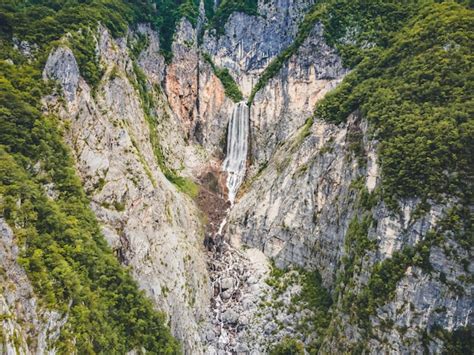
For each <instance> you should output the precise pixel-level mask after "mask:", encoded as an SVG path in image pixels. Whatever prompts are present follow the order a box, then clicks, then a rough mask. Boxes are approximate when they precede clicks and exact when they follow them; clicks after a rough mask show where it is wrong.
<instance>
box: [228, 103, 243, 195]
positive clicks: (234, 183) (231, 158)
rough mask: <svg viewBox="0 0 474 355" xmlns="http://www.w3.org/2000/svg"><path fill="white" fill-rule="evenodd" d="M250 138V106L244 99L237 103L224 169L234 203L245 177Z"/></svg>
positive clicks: (230, 128)
mask: <svg viewBox="0 0 474 355" xmlns="http://www.w3.org/2000/svg"><path fill="white" fill-rule="evenodd" d="M248 139H249V107H248V106H247V104H246V102H244V101H242V102H239V103H238V104H236V105H235V107H234V111H233V112H232V117H231V119H230V122H229V128H228V132H227V152H226V158H225V160H224V163H223V170H224V171H226V172H227V188H228V189H229V201H230V203H231V204H234V199H235V195H236V194H237V191H238V190H239V187H240V185H241V184H242V181H243V180H244V177H245V169H246V163H247V150H248Z"/></svg>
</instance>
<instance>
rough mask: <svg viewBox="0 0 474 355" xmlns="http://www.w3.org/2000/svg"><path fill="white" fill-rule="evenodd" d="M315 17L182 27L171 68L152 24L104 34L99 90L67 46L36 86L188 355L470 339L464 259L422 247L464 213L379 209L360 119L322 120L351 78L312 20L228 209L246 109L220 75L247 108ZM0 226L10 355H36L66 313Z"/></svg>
mask: <svg viewBox="0 0 474 355" xmlns="http://www.w3.org/2000/svg"><path fill="white" fill-rule="evenodd" d="M217 3H218V2H216V4H217ZM313 4H314V1H312V0H261V1H259V2H258V16H252V15H249V14H245V13H240V12H234V13H232V14H231V15H230V17H229V18H228V20H227V22H226V24H225V26H224V29H223V33H219V32H217V31H216V30H215V29H212V28H208V27H206V24H205V19H204V18H203V16H200V18H199V21H197V23H196V24H195V25H194V26H193V24H192V23H191V22H190V21H188V20H187V19H185V18H183V19H181V20H180V21H179V22H178V24H177V28H176V32H175V35H174V40H173V44H172V54H173V56H172V59H171V61H169V62H167V61H166V60H165V58H164V57H163V55H162V52H160V41H159V38H160V34H159V33H157V32H156V31H154V30H153V29H152V28H151V27H150V26H149V25H146V24H140V25H138V26H136V28H130V29H129V30H128V32H127V34H126V36H125V37H121V38H113V37H112V35H111V34H110V32H109V30H108V29H107V28H105V27H102V26H99V27H98V30H97V31H96V32H95V37H94V38H95V45H96V53H97V56H98V60H99V62H100V66H101V68H102V69H103V73H104V74H103V76H102V78H101V80H100V82H99V84H98V85H97V86H96V87H91V86H90V85H89V84H88V83H87V82H86V80H85V79H84V78H83V76H81V73H80V69H79V65H78V63H77V59H76V58H75V56H74V54H73V51H72V50H71V48H70V43H69V42H68V36H65V37H64V38H63V39H62V41H61V43H59V44H58V45H57V46H55V47H54V48H53V50H52V51H51V53H50V54H49V57H48V59H47V62H46V65H45V68H44V72H43V76H44V79H45V80H54V81H56V82H58V83H59V84H60V88H57V90H56V91H55V92H54V93H53V94H51V95H49V96H47V97H45V98H44V100H43V101H44V110H45V111H46V112H48V113H52V114H57V115H59V117H60V118H61V121H62V123H63V125H64V131H65V140H66V142H67V144H68V145H69V147H70V148H71V151H72V154H73V156H74V158H75V164H76V166H75V167H76V169H77V172H78V174H79V176H80V178H81V180H82V183H83V186H84V189H85V190H86V192H87V194H88V196H89V198H90V200H91V207H92V209H93V211H94V213H95V214H96V216H97V218H98V220H99V221H100V224H101V228H102V232H103V234H104V236H105V237H106V239H107V242H108V243H109V245H110V246H111V247H112V248H113V250H114V252H115V253H116V256H117V258H118V259H119V260H120V262H121V263H122V264H124V265H126V266H129V267H130V270H131V273H132V275H133V276H134V278H135V279H136V280H137V281H138V283H139V285H140V287H141V288H142V289H143V290H144V291H145V292H146V294H147V295H148V296H149V297H150V298H151V299H152V300H153V302H154V304H155V306H156V308H157V309H160V310H163V311H164V312H165V313H166V314H167V316H168V320H169V323H170V327H171V329H172V331H173V334H174V335H175V336H176V337H177V338H178V339H179V340H180V341H181V342H182V344H183V350H184V352H185V353H187V354H201V353H207V354H226V353H231V354H234V353H239V354H241V353H242V354H248V353H251V351H252V350H254V353H267V352H268V351H269V350H270V349H271V348H272V347H273V346H275V344H277V343H278V342H280V341H282V340H285V339H286V338H288V337H290V338H295V339H297V340H298V341H301V343H302V344H304V345H305V346H307V347H308V348H309V347H313V346H315V347H313V349H316V348H317V349H318V351H319V352H320V353H339V352H345V351H366V352H368V353H374V354H375V353H381V352H383V353H392V352H393V353H406V354H408V353H421V352H422V351H423V349H425V350H426V351H428V352H430V353H441V352H443V349H444V346H445V342H446V338H445V337H444V338H443V334H453V332H456V331H458V330H463V329H467V328H468V327H469V326H472V323H473V318H472V287H471V286H472V281H471V280H472V271H473V264H472V258H471V250H470V249H468V248H465V247H463V246H461V244H460V243H459V242H458V241H457V240H456V239H455V238H454V237H452V236H451V237H450V236H449V235H448V236H446V237H445V236H444V235H443V238H442V239H441V241H439V240H438V241H437V242H436V243H435V242H432V239H431V238H432V235H433V234H436V233H438V232H439V229H440V226H441V225H442V224H443V221H444V220H445V219H446V218H447V216H448V215H449V211H450V208H451V207H452V206H454V205H456V204H457V203H458V201H456V200H455V199H452V200H449V201H448V202H445V203H438V202H435V201H428V202H429V203H428V207H427V208H425V209H423V210H422V209H421V208H420V200H419V199H417V198H415V197H414V198H411V199H405V200H401V201H398V202H399V205H400V206H401V208H400V209H399V210H394V209H393V208H391V207H390V206H388V205H387V204H386V202H385V201H383V200H382V199H377V198H376V196H377V192H378V191H379V189H380V188H381V179H382V172H381V167H380V160H379V155H378V152H379V146H380V142H379V141H377V140H376V139H375V138H374V134H373V130H372V127H371V126H370V124H369V123H368V121H367V119H366V117H364V116H363V114H362V113H361V112H360V111H359V110H354V112H352V113H351V114H350V115H349V117H348V118H347V121H346V122H344V123H341V124H338V125H336V124H333V123H329V122H327V121H324V120H322V119H321V118H320V117H318V116H315V115H314V107H315V105H316V104H317V103H318V102H319V101H320V100H321V99H322V98H323V97H324V96H325V95H326V94H327V93H328V92H329V91H331V90H332V89H334V88H335V87H337V86H338V85H339V84H340V83H341V82H342V81H343V80H344V77H345V76H346V75H347V74H348V73H349V69H348V68H346V67H344V65H343V62H342V60H341V58H340V57H339V55H338V52H337V50H336V49H335V48H333V47H331V46H329V45H328V44H327V41H326V38H325V36H324V31H325V29H324V26H323V25H322V24H321V23H320V22H315V23H314V24H312V27H311V29H310V31H309V35H308V36H307V37H306V38H305V40H304V41H303V42H302V44H301V45H300V46H299V47H298V48H297V50H296V51H295V52H294V53H293V54H292V55H291V56H290V57H289V58H287V60H286V61H285V62H284V63H283V65H282V67H281V68H280V69H279V70H278V71H277V73H276V74H275V75H274V76H273V77H272V78H270V80H268V82H266V83H265V85H264V86H263V88H262V89H261V90H259V91H258V92H256V95H255V97H254V98H253V101H252V102H251V105H250V108H249V116H250V118H249V137H250V138H249V141H248V145H249V153H248V157H247V163H246V166H245V169H246V175H245V179H244V182H243V183H242V185H241V187H240V190H239V192H238V194H237V197H236V200H235V203H234V204H232V205H231V204H230V203H228V201H227V197H228V196H227V194H228V190H227V187H228V186H225V185H226V184H225V180H226V178H227V176H226V173H225V172H224V171H223V169H222V167H221V165H222V162H223V160H224V158H225V154H226V145H227V144H228V143H229V142H228V139H229V138H228V124H229V120H230V118H231V116H232V112H233V111H234V109H235V107H237V105H243V103H242V102H241V103H236V102H234V101H233V100H232V99H231V98H229V97H227V96H226V88H225V83H223V82H222V81H221V80H220V79H219V77H218V75H216V72H215V68H226V69H228V71H229V73H230V75H231V76H232V77H233V79H234V80H235V82H236V84H237V86H238V88H239V90H240V91H241V93H242V94H243V97H244V99H245V100H247V99H249V96H250V95H251V92H252V89H253V88H254V86H255V85H256V83H257V81H258V80H259V78H260V77H261V75H262V73H264V70H265V69H266V68H267V67H268V65H269V64H270V63H271V62H272V60H275V58H277V56H278V55H279V54H280V53H281V52H282V51H283V50H285V49H286V48H287V47H288V46H289V45H290V44H291V43H292V42H293V41H294V40H295V38H296V37H297V35H298V29H299V25H300V24H301V23H302V21H303V19H304V16H305V14H306V13H307V12H308V11H309V9H310V8H311V6H312V5H313ZM203 6H204V5H203V3H202V4H201V15H202V11H203ZM143 38H145V39H146V40H145V42H144V43H145V45H144V46H143V47H141V48H140V51H139V53H134V51H133V50H132V48H133V46H134V45H136V44H137V42H139V41H141V40H143ZM207 56H208V57H209V58H210V59H211V61H212V62H213V64H211V63H210V61H209V60H206V57H207ZM196 186H198V188H199V191H198V192H196V191H194V190H193V189H194V187H196ZM193 191H194V192H193ZM0 222H1V226H0V227H1V234H2V238H3V239H4V240H3V243H0V256H2V258H1V259H0V262H1V264H0V265H1V266H2V270H5V271H6V272H5V273H3V272H2V273H0V278H2V284H4V285H5V284H6V285H7V287H6V288H5V287H4V291H3V292H2V293H3V295H2V296H1V297H0V307H1V311H2V312H1V313H2V315H6V316H5V317H2V318H1V319H2V320H3V333H2V334H3V337H5V334H9V335H8V337H7V338H8V339H10V340H9V341H8V342H6V345H5V349H6V352H7V353H8V354H10V353H12V354H13V353H14V348H15V347H17V348H18V349H21V351H20V352H21V353H35V352H36V353H44V352H45V351H46V350H45V349H47V346H46V345H45V344H46V343H47V342H48V341H50V340H51V339H52V340H51V341H54V339H55V337H57V336H58V334H59V332H60V331H61V326H62V325H63V324H64V322H65V317H67V315H63V316H61V315H59V314H55V313H54V312H50V311H46V310H42V309H41V308H40V307H39V306H38V305H37V301H36V298H35V296H34V293H33V291H32V288H31V286H30V284H29V283H28V280H27V277H26V275H25V274H24V271H22V269H21V266H20V265H19V264H18V263H17V260H16V258H17V255H18V253H17V251H16V249H15V248H16V246H15V241H14V237H13V236H12V233H11V230H10V229H9V227H8V225H6V224H5V223H4V222H3V220H0ZM221 222H222V225H221V227H222V229H221V232H222V233H220V232H218V230H219V225H220V223H221ZM361 230H363V232H360V231H361ZM205 246H206V247H207V248H205ZM408 247H409V248H408ZM408 249H410V253H411V254H410V258H409V260H408V261H406V260H405V259H403V260H405V261H404V262H405V264H404V265H403V266H404V267H405V268H404V270H403V272H402V274H401V275H399V276H400V277H399V278H398V279H397V280H396V282H395V283H394V285H393V290H391V292H389V293H388V294H383V295H382V296H381V298H382V299H379V298H377V297H378V295H375V296H374V295H372V294H370V290H369V289H368V287H369V285H370V284H371V282H373V279H374V278H375V276H377V275H376V272H377V271H380V269H381V268H383V266H384V265H386V264H384V263H390V262H392V260H398V259H397V258H398V257H399V256H400V255H403V253H405V252H406V250H408ZM272 263H274V264H272ZM278 269H282V270H285V271H281V273H279V272H280V271H275V270H278ZM272 270H273V271H272ZM310 272H315V273H314V274H311V275H320V276H321V277H320V280H319V279H318V277H316V278H315V280H316V281H317V283H318V290H319V291H321V293H322V294H324V296H325V297H326V296H327V297H326V299H329V300H330V302H328V304H327V307H326V306H325V307H326V308H325V312H324V313H326V314H325V315H324V317H325V318H324V320H325V321H327V324H326V323H325V324H326V325H327V327H326V328H327V329H322V328H321V327H322V326H321V325H320V324H316V323H315V321H314V320H315V319H321V318H317V317H323V316H321V315H320V314H319V313H321V312H320V309H319V308H317V307H316V308H317V309H315V308H314V307H312V306H311V305H310V302H307V303H306V302H305V301H304V300H303V299H302V297H303V296H302V295H303V294H304V292H306V291H305V288H306V287H307V281H305V280H307V279H308V277H309V276H308V275H309V273H310ZM275 275H279V276H278V277H279V279H277V276H275ZM374 275H375V276H374ZM8 285H13V286H11V287H9V286H8ZM364 297H366V298H364ZM370 297H372V298H370ZM368 298H370V301H367V299H368ZM298 300H299V301H298ZM364 300H365V301H366V302H365V303H364ZM371 302H372V303H371ZM17 304H19V305H20V306H15V305H17ZM318 312H319V313H318ZM359 314H363V315H361V316H360V317H359ZM19 319H28V322H29V323H30V324H32V325H33V326H32V327H31V329H25V328H22V325H21V322H19V321H18V320H19ZM45 319H48V321H45ZM14 334H17V335H14ZM15 336H16V337H18V339H20V340H19V341H18V342H17V343H14V341H12V340H11V339H13V338H14V337H15ZM28 337H31V338H34V339H35V340H34V341H33V343H32V344H27V343H26V340H25V339H27V338H28ZM315 344H316V345H315Z"/></svg>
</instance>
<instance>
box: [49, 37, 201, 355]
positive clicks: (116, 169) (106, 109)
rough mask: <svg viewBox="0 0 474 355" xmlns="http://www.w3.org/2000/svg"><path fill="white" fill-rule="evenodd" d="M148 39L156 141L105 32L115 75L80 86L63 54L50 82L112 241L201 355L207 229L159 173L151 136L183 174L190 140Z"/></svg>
mask: <svg viewBox="0 0 474 355" xmlns="http://www.w3.org/2000/svg"><path fill="white" fill-rule="evenodd" d="M142 30H143V32H145V33H148V38H149V40H150V46H149V47H148V52H145V53H143V54H142V56H141V57H140V59H139V61H138V62H139V63H140V64H142V67H143V70H144V72H145V73H146V74H149V76H148V77H150V80H149V81H148V82H147V84H146V85H149V90H150V93H151V95H153V99H154V100H155V103H156V104H155V107H154V110H156V112H153V113H149V114H150V115H158V116H159V117H160V118H161V119H160V122H159V127H158V129H156V131H150V129H151V128H150V125H149V124H148V122H147V120H150V119H151V118H150V117H146V115H147V113H145V112H144V108H143V102H142V98H141V97H140V94H139V91H138V89H137V87H136V86H137V80H138V79H137V77H136V72H134V69H133V65H136V64H134V63H132V59H131V58H130V57H129V54H128V49H127V46H126V41H125V40H123V39H122V40H113V39H112V38H111V37H110V35H109V33H108V32H107V30H105V29H101V30H100V32H99V35H98V48H99V53H100V58H101V61H102V63H103V64H102V65H103V66H104V67H105V68H106V74H105V76H104V78H103V80H102V81H101V83H100V84H99V86H98V87H97V88H96V89H95V92H94V93H92V89H91V88H90V87H89V86H88V85H87V83H86V82H85V81H84V80H83V79H82V78H81V77H80V76H79V70H78V68H77V64H76V61H75V59H74V56H73V54H72V52H71V51H70V50H69V49H68V48H67V47H59V48H58V49H56V50H55V51H53V52H52V53H51V55H50V57H49V59H48V62H47V63H46V67H45V71H44V75H45V76H46V77H47V78H51V79H55V80H58V81H59V82H60V83H61V84H62V88H63V91H64V94H65V99H66V103H65V105H61V103H60V102H59V101H58V99H57V98H56V97H51V98H48V99H47V101H46V103H47V106H48V108H49V110H50V111H52V112H55V111H57V112H58V113H59V114H60V116H61V117H62V118H63V119H64V121H65V122H66V124H67V127H68V128H67V132H66V140H67V142H68V143H69V145H70V146H71V148H72V150H73V154H74V156H75V158H76V163H77V169H78V171H79V175H80V176H81V178H82V180H83V184H84V188H85V189H86V191H87V192H88V194H89V196H90V198H91V201H92V202H91V203H92V209H93V210H94V212H95V213H96V215H97V217H98V219H99V221H100V223H101V225H102V231H103V233H104V235H105V237H106V239H107V241H108V242H109V244H110V245H111V247H112V248H113V250H114V251H115V252H116V254H117V257H118V258H119V260H120V261H121V262H122V263H123V264H125V265H128V266H130V267H131V270H132V274H133V275H134V277H135V278H136V279H137V281H138V282H139V285H140V286H141V288H143V289H144V290H145V291H146V292H147V294H148V295H149V296H150V297H151V298H152V299H153V301H154V302H155V304H156V305H157V307H158V308H159V309H161V310H163V311H164V312H165V313H166V314H168V315H169V316H170V325H171V328H172V331H173V332H174V334H175V335H176V336H177V337H178V338H180V339H181V340H182V341H183V343H184V347H185V349H187V350H189V351H190V352H194V351H199V349H200V345H199V344H200V338H199V332H198V322H199V321H200V320H201V319H202V318H203V317H204V315H205V310H206V307H207V304H208V302H209V293H208V277H207V270H206V260H205V258H204V253H203V247H202V242H203V238H204V236H203V228H204V226H203V225H202V217H201V214H200V212H199V211H198V210H197V209H196V207H195V205H194V203H193V202H192V200H191V199H190V198H189V197H188V196H186V195H185V194H182V193H180V192H179V191H178V190H177V188H176V187H175V186H174V185H173V184H171V183H170V182H169V181H168V180H167V179H166V177H165V176H164V175H163V173H162V172H161V170H160V167H159V166H158V162H157V158H156V156H155V153H154V149H156V147H154V146H153V145H152V141H151V139H150V135H151V134H158V137H156V138H158V139H159V141H160V143H161V142H163V150H164V152H165V153H164V154H169V153H168V150H171V149H172V153H173V158H174V160H175V161H174V162H173V165H176V166H180V159H183V158H182V157H183V156H184V154H185V153H184V152H185V150H186V144H185V143H184V138H183V136H184V132H185V131H184V129H182V128H181V125H180V124H179V123H180V121H179V119H178V118H177V117H176V116H175V115H174V114H173V113H172V112H171V110H170V109H169V106H168V104H167V102H166V99H165V98H164V97H163V94H162V93H161V92H160V91H159V90H157V91H155V90H153V88H152V84H153V81H155V82H156V81H157V80H159V78H160V75H161V73H162V69H161V68H160V65H161V62H160V60H159V57H158V58H153V55H156V54H157V53H158V49H159V48H158V43H157V42H156V35H155V34H154V33H151V32H149V31H148V30H147V29H146V28H142ZM147 31H148V32H147ZM156 59H158V63H156V62H155V61H154V60H156ZM153 74H155V75H156V76H154V75H153ZM70 83H74V84H71V85H70ZM167 149H168V150H167ZM187 154H189V151H188V152H187ZM166 156H167V155H165V157H166ZM180 157H181V158H180ZM189 161H192V159H190V160H189Z"/></svg>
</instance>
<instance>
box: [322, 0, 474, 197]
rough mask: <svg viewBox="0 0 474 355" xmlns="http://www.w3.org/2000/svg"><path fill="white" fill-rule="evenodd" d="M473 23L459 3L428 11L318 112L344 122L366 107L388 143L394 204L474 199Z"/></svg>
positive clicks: (385, 151)
mask: <svg viewBox="0 0 474 355" xmlns="http://www.w3.org/2000/svg"><path fill="white" fill-rule="evenodd" d="M473 26H474V13H473V11H472V10H468V9H466V8H464V7H462V6H460V5H457V4H455V3H453V2H444V3H442V4H432V5H430V6H429V7H425V8H423V10H422V11H421V12H420V14H419V15H418V16H416V17H415V18H414V19H413V20H411V21H409V22H408V23H407V25H406V27H404V28H403V29H402V30H401V31H400V32H399V33H397V34H396V35H394V37H393V38H392V40H391V41H390V43H389V44H388V47H387V48H386V49H383V50H380V49H379V50H375V49H374V50H372V51H371V52H370V54H368V55H366V57H365V58H364V60H362V61H361V63H360V64H359V65H358V66H357V67H356V68H355V70H354V71H353V72H352V73H351V74H349V75H348V76H347V77H346V79H345V80H344V82H343V83H342V84H341V85H340V86H339V87H338V88H337V89H336V90H334V91H333V92H332V93H331V94H329V95H328V96H327V97H326V99H325V100H323V102H322V103H321V104H320V105H318V107H317V109H316V115H317V116H318V117H321V118H324V119H326V120H329V121H332V122H336V123H338V122H342V121H344V120H345V118H346V117H347V116H348V115H349V113H351V112H353V111H354V110H356V109H357V108H360V109H361V111H362V114H363V116H364V117H366V118H367V119H368V120H369V122H370V124H371V125H372V126H373V127H374V130H375V132H376V135H377V138H378V139H380V141H381V145H380V151H379V156H380V162H381V168H382V194H383V198H384V199H385V201H386V202H387V203H389V204H390V205H391V206H396V203H395V202H394V201H395V200H397V199H400V198H408V197H414V196H418V197H421V198H422V199H428V198H430V199H435V200H436V199H438V200H439V199H440V198H441V197H442V196H443V195H458V196H461V197H462V198H465V199H466V200H467V199H468V198H470V197H469V196H470V194H471V192H472V189H471V188H469V187H470V186H471V187H472V177H473V166H474V161H473V156H474V146H473V144H472V142H473V138H474V124H473V121H472V120H471V119H469V118H471V117H473V115H474V99H473V96H472V92H473V87H472V83H473V78H474V71H473V68H472V64H471V63H472V61H473V59H474V56H473V51H472V50H473V43H474V35H473V32H472V30H471V29H472V27H473Z"/></svg>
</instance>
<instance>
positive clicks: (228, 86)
mask: <svg viewBox="0 0 474 355" xmlns="http://www.w3.org/2000/svg"><path fill="white" fill-rule="evenodd" d="M202 56H203V58H204V59H205V60H206V62H208V63H209V64H210V66H211V68H212V71H213V72H214V74H215V75H216V76H217V77H218V78H219V80H220V81H221V83H222V86H224V90H225V94H226V96H227V97H228V98H230V99H231V100H232V101H234V102H240V101H242V100H243V99H244V96H243V95H242V92H241V91H240V89H239V86H238V85H237V83H236V82H235V80H234V78H233V77H232V75H230V73H229V69H227V68H222V69H221V68H218V67H216V65H215V64H214V62H213V61H212V58H211V56H210V55H209V54H208V53H204V54H203V55H202Z"/></svg>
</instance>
